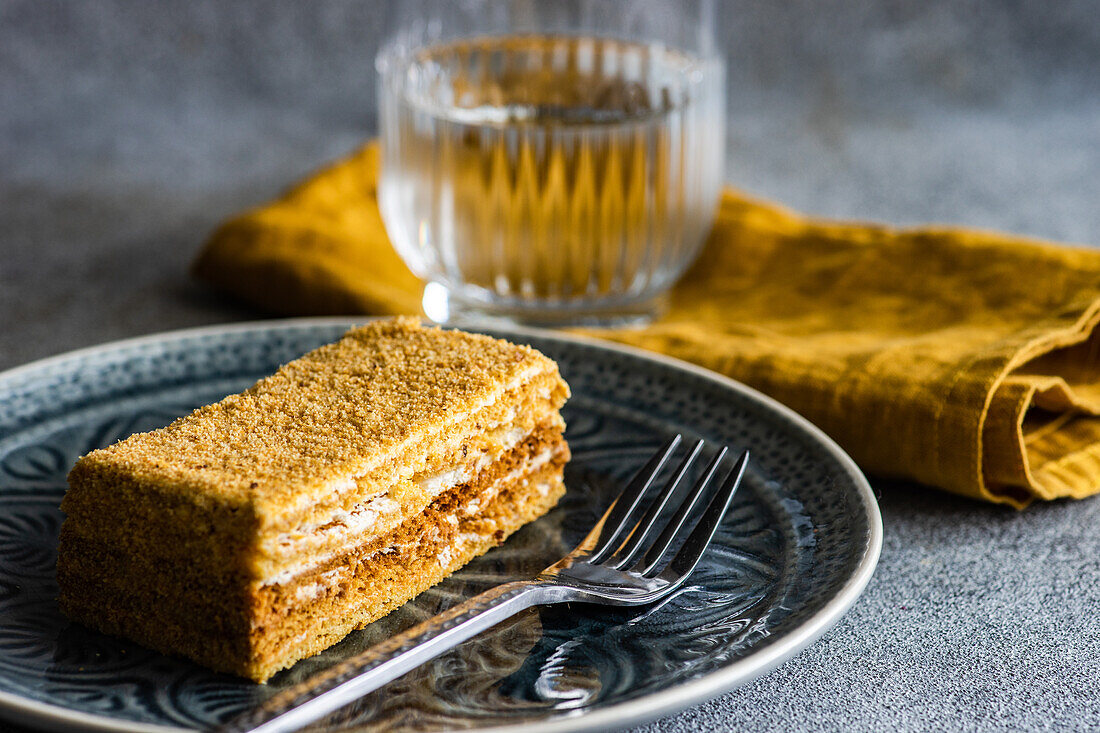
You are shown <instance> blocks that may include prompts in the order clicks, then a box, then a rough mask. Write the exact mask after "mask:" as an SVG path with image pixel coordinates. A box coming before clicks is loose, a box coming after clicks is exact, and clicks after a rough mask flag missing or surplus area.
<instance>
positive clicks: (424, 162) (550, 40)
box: [376, 0, 725, 326]
mask: <svg viewBox="0 0 1100 733" xmlns="http://www.w3.org/2000/svg"><path fill="white" fill-rule="evenodd" d="M390 10H391V13H393V15H394V16H395V17H394V18H393V19H392V22H391V25H392V27H393V29H394V30H393V33H392V36H391V38H390V40H389V41H388V43H387V44H386V45H385V47H384V48H383V49H382V50H381V51H380V53H379V54H378V57H377V59H376V66H377V69H378V74H379V85H378V90H379V91H378V96H379V127H380V131H381V146H382V172H381V179H380V184H379V202H380V206H381V210H382V216H383V220H384V222H385V225H386V230H387V232H388V234H389V236H390V238H391V239H392V241H393V243H394V246H395V247H396V249H397V251H398V252H399V253H400V255H401V257H402V258H403V259H404V260H405V262H406V263H407V264H408V266H409V267H410V268H411V269H412V271H413V272H414V273H416V274H417V275H418V276H419V277H421V278H422V279H424V280H425V281H426V282H427V285H426V287H425V290H424V303H423V305H424V310H425V312H426V313H427V315H428V317H429V318H431V319H433V320H436V321H439V322H455V321H470V320H475V319H481V320H484V319H487V318H488V319H506V320H511V321H518V322H524V323H530V324H537V325H549V326H563V325H619V324H624V323H632V322H645V321H647V320H649V319H651V318H652V317H653V316H654V315H655V314H656V313H657V312H658V311H659V310H660V308H661V303H662V299H663V294H664V293H666V291H667V290H668V289H669V288H670V287H671V285H672V284H673V283H674V282H675V281H676V279H677V278H679V277H680V275H681V274H683V272H684V270H685V269H686V268H687V266H688V265H690V264H691V262H692V260H693V259H694V257H695V255H696V254H697V253H698V251H699V248H700V246H701V245H702V243H703V240H704V238H705V237H706V235H707V232H708V231H709V229H710V227H711V225H712V223H713V219H714V212H715V207H716V205H717V200H718V195H719V191H720V186H721V182H722V168H723V161H724V159H725V156H724V140H725V134H724V128H725V67H724V64H723V61H722V59H721V57H720V55H719V54H718V53H717V51H716V49H715V45H714V37H713V28H714V2H713V0H554V1H552V2H548V1H546V0H403V2H402V3H400V4H398V3H394V4H392V5H391V8H390Z"/></svg>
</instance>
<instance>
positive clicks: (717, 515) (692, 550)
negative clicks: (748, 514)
mask: <svg viewBox="0 0 1100 733" xmlns="http://www.w3.org/2000/svg"><path fill="white" fill-rule="evenodd" d="M748 462H749V452H748V451H745V452H744V453H742V454H741V457H740V458H738V459H737V464H736V465H735V466H734V467H733V470H732V471H730V472H729V474H728V475H727V476H726V480H725V482H724V483H723V484H722V488H721V489H719V490H718V492H717V493H716V494H715V495H714V498H713V499H711V500H710V504H709V505H708V506H707V510H706V512H705V513H704V514H703V516H702V518H700V519H699V523H698V524H696V525H695V529H694V530H692V532H691V534H690V535H688V538H687V540H686V541H685V542H684V544H683V545H682V546H681V547H680V549H679V551H678V552H677V553H676V555H675V556H674V557H673V558H672V560H671V561H670V562H669V564H668V570H671V571H672V573H673V575H674V576H675V577H676V578H686V577H687V576H688V575H689V574H690V573H691V571H692V570H694V569H695V566H696V565H698V564H699V560H700V559H701V558H702V557H703V552H704V551H706V549H707V545H709V544H710V541H711V539H713V538H714V533H715V532H717V531H718V525H719V524H721V523H722V518H723V517H724V516H726V511H727V510H728V509H729V507H730V503H731V502H732V501H733V495H734V494H735V493H736V492H737V487H738V486H740V485H741V479H742V477H743V476H744V475H745V466H747V465H748Z"/></svg>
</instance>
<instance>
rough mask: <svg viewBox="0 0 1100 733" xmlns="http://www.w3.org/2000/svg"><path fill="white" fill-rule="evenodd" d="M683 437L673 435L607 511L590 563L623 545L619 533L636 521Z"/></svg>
mask: <svg viewBox="0 0 1100 733" xmlns="http://www.w3.org/2000/svg"><path fill="white" fill-rule="evenodd" d="M680 440H681V438H680V434H679V433H677V434H676V435H674V436H672V438H670V439H669V441H668V442H667V443H665V445H664V447H662V448H661V450H659V451H658V452H657V453H656V454H655V455H654V456H653V457H652V458H650V459H649V461H648V462H647V463H646V464H645V465H644V466H643V467H642V469H641V470H640V471H638V473H637V474H635V475H634V478H633V479H631V480H630V483H629V484H627V486H626V488H625V489H623V492H622V493H621V494H619V497H618V498H617V499H615V504H614V505H613V506H612V507H611V509H609V510H608V511H607V514H605V515H604V520H603V525H602V531H601V532H600V534H601V535H602V537H601V539H600V542H599V544H598V545H597V546H596V548H595V549H593V550H592V556H591V557H590V558H589V560H588V561H589V562H590V563H598V562H603V560H604V559H605V558H606V557H607V556H608V555H610V554H611V551H612V550H614V549H615V548H616V547H618V546H619V545H618V542H619V537H620V535H622V533H623V529H624V528H626V527H632V526H633V525H634V522H633V521H631V517H633V516H634V515H635V514H636V513H637V512H636V511H635V510H636V509H637V508H638V505H639V504H640V503H641V500H642V497H643V496H644V495H645V492H646V491H647V490H648V489H649V487H650V486H652V485H653V480H654V479H655V478H656V477H657V474H658V473H659V472H660V470H661V469H662V468H664V465H665V463H666V462H667V461H668V458H669V456H671V455H672V452H673V451H674V450H676V446H678V445H680ZM609 528H610V529H609ZM609 532H610V533H609Z"/></svg>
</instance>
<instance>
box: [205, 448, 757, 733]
mask: <svg viewBox="0 0 1100 733" xmlns="http://www.w3.org/2000/svg"><path fill="white" fill-rule="evenodd" d="M680 441H681V437H680V436H679V435H676V436H674V437H673V438H672V439H671V440H669V441H668V442H667V443H666V444H665V445H664V446H663V447H662V448H661V449H660V450H658V451H657V453H656V454H655V455H654V456H653V457H652V458H650V460H649V462H648V463H646V465H645V466H644V467H642V469H641V470H640V471H639V472H638V474H637V475H636V476H635V477H634V478H633V479H632V480H631V481H630V483H629V484H627V486H626V488H625V489H623V492H622V493H621V494H620V495H619V496H618V498H616V499H615V502H614V503H613V504H612V505H611V507H610V508H608V510H607V511H606V512H605V513H604V515H603V516H602V517H601V518H600V521H599V522H597V523H596V526H595V527H593V528H592V531H591V532H589V533H588V536H586V537H585V538H584V540H583V541H582V542H581V543H580V544H579V545H577V547H576V548H575V549H574V550H573V551H572V552H570V553H569V554H568V555H566V556H565V557H563V558H562V559H561V560H559V561H558V562H556V563H554V564H553V565H551V566H550V567H548V568H546V569H545V570H543V571H542V572H541V573H539V574H538V576H536V577H535V578H533V579H531V580H522V581H516V582H511V583H504V584H503V585H498V586H496V587H495V588H490V589H489V590H487V591H485V592H484V593H482V594H480V595H477V596H474V597H473V598H471V599H470V600H468V601H465V602H464V603H460V604H459V605H457V606H455V607H453V608H451V609H449V610H447V611H445V612H443V613H441V614H439V615H438V616H435V617H433V618H430V619H428V620H427V621H425V622H423V623H421V624H418V625H417V626H414V627H413V628H411V629H409V630H408V631H406V632H404V633H402V634H398V635H397V636H394V637H392V638H390V639H388V640H386V641H384V642H382V643H380V644H377V645H375V646H373V647H371V648H370V649H367V650H366V651H365V652H363V653H361V654H359V655H357V656H355V657H352V658H350V659H347V660H345V661H343V662H341V663H340V664H337V665H334V666H333V667H330V668H329V669H326V670H324V671H322V672H319V673H318V674H316V675H314V676H313V677H311V678H310V679H308V680H305V681H303V682H301V683H299V684H297V685H295V686H293V687H289V688H287V689H286V690H283V691H282V692H279V693H278V694H276V695H273V696H272V697H271V698H270V699H268V700H267V701H266V702H264V703H263V704H261V705H260V706H258V707H256V708H254V709H252V710H249V711H247V712H245V713H243V714H242V715H240V716H238V717H236V718H234V719H233V720H231V721H229V722H228V723H226V724H225V725H222V726H220V727H218V728H216V729H215V730H216V731H217V732H218V733H244V732H245V731H256V732H262V733H276V732H277V731H292V730H297V729H298V728H300V727H302V726H304V725H307V724H309V723H311V722H313V721H315V720H317V719H318V718H320V717H322V716H324V715H327V714H328V713H331V712H332V711H334V710H337V709H339V708H341V707H343V706H344V705H347V704H349V703H351V702H354V701H355V700H357V699H358V698H360V697H362V696H363V695H365V694H366V693H368V692H371V691H372V690H375V689H377V688H379V687H381V686H382V685H384V684H386V683H387V682H389V681H391V680H394V679H396V678H398V677H400V676H401V675H403V674H405V673H406V672H409V671H411V670H412V669H415V668H416V667H418V666H420V665H421V664H423V663H425V662H427V661H429V660H431V659H434V658H435V657H437V656H439V655H440V654H442V653H443V652H445V651H447V650H448V649H450V648H452V647H454V646H456V645H458V644H460V643H461V642H463V641H465V640H467V639H469V638H471V637H473V636H475V635H476V634H478V633H480V632H482V631H485V630H486V629H488V628H490V627H492V626H495V625H496V624H498V623H500V622H501V621H503V620H504V619H506V618H508V617H510V616H513V615H514V614H516V613H519V612H520V611H522V610H524V609H527V608H530V607H532V606H540V605H547V604H551V603H565V602H569V601H580V602H586V603H600V604H606V605H612V606H637V605H644V604H648V603H653V602H655V601H659V600H661V599H662V598H665V597H667V596H668V595H669V594H671V593H672V592H673V591H674V590H676V589H677V588H679V587H680V586H681V585H683V583H684V581H685V580H687V577H688V575H689V574H690V573H691V571H692V570H694V569H695V566H696V565H698V564H699V560H700V558H702V556H703V551H704V550H706V548H707V545H709V544H710V541H711V539H712V538H713V537H714V533H715V532H716V531H717V529H718V525H719V523H721V521H722V517H723V516H724V515H725V513H726V510H727V509H728V508H729V505H730V502H731V501H732V499H733V495H734V492H736V491H737V487H738V485H739V484H740V483H741V477H742V476H743V475H744V473H745V466H746V464H747V463H748V457H749V453H748V451H745V452H744V453H742V454H741V456H740V457H739V458H738V459H737V462H736V463H735V464H734V466H733V468H732V469H730V470H729V472H728V473H727V474H726V476H725V479H724V480H723V482H722V485H721V487H720V488H719V489H718V491H717V492H715V494H714V496H713V497H712V498H711V501H710V504H709V505H708V506H707V508H706V511H705V512H704V513H703V515H702V517H700V518H699V521H698V522H697V523H696V524H695V528H694V529H693V530H691V532H690V534H689V533H688V526H689V520H690V519H691V518H692V513H693V511H694V510H695V507H696V505H697V504H698V503H699V501H700V499H701V498H702V497H703V495H704V494H705V493H706V491H707V487H708V486H709V485H710V484H711V482H712V481H713V479H714V477H715V474H717V473H718V471H719V467H720V465H721V464H722V462H723V459H724V458H725V457H726V453H727V449H726V448H722V449H721V450H719V451H718V453H717V454H716V455H715V456H714V457H713V458H712V459H711V461H710V463H709V464H708V465H707V467H706V469H705V470H704V471H703V473H702V475H701V476H700V477H699V478H698V479H697V480H696V482H695V484H694V485H693V486H692V488H691V489H690V491H688V493H687V495H686V497H685V498H684V499H683V501H682V503H681V504H680V507H679V509H677V510H676V513H675V514H674V515H673V516H672V518H671V519H670V520H669V521H668V523H667V524H666V525H665V527H664V528H663V529H662V530H661V532H660V534H658V535H657V537H656V538H655V539H651V537H652V535H653V533H654V532H655V531H656V530H657V526H658V524H659V522H658V519H659V518H660V515H661V512H662V510H663V509H664V508H665V506H666V505H667V504H668V501H669V499H670V498H672V495H673V493H674V492H675V491H676V488H677V487H678V486H679V485H680V484H681V483H682V482H683V479H684V477H685V476H686V475H687V473H688V471H689V470H690V468H691V466H692V464H693V463H694V462H695V459H696V458H697V457H698V456H699V453H700V452H701V451H702V449H703V441H702V440H699V441H696V443H695V444H694V445H693V446H692V448H691V449H690V450H689V451H688V452H687V454H686V455H685V456H684V458H683V459H682V460H681V461H680V464H679V466H678V467H677V468H676V471H675V473H674V474H673V475H672V478H671V479H669V481H668V482H667V483H666V484H665V485H664V486H663V487H661V488H660V489H658V490H657V491H655V492H654V491H651V490H650V489H651V488H652V487H653V486H654V483H655V481H656V478H657V475H658V474H659V473H660V472H661V469H662V468H664V466H665V464H666V463H667V462H668V460H669V458H670V457H671V456H672V454H673V453H674V452H675V450H676V448H677V446H678V445H679V444H680ZM654 493H656V496H655V497H654V498H653V499H652V501H651V502H650V504H649V507H648V508H647V509H645V510H644V513H643V506H644V504H645V498H646V497H647V496H648V495H650V494H654ZM685 536H686V539H684V538H685ZM681 541H682V544H680V543H681ZM677 544H680V547H679V548H676V546H677ZM674 548H675V549H674Z"/></svg>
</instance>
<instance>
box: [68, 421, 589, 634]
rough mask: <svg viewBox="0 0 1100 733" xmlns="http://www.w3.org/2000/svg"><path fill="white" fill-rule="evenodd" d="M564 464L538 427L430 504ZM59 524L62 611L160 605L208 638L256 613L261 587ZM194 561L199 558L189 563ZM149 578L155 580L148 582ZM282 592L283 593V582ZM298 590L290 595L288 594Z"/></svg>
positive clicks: (318, 566) (155, 548) (338, 561)
mask: <svg viewBox="0 0 1100 733" xmlns="http://www.w3.org/2000/svg"><path fill="white" fill-rule="evenodd" d="M543 457H549V458H552V459H553V461H555V462H557V463H561V462H564V461H565V460H567V459H568V446H567V445H566V444H565V441H564V439H563V438H562V435H561V430H560V428H556V427H554V428H545V429H543V430H541V431H539V432H538V433H537V434H533V435H531V436H528V438H527V439H525V440H524V441H522V443H520V444H519V445H517V446H515V447H514V448H513V449H512V450H511V451H509V452H508V454H507V455H504V456H502V457H501V458H500V459H498V460H497V461H496V462H494V463H493V464H492V465H491V466H488V467H486V468H485V469H483V470H482V471H481V472H480V473H479V474H478V475H477V476H476V477H474V478H473V479H471V480H470V481H468V482H466V483H464V484H463V485H461V486H457V487H454V488H453V489H451V490H450V491H448V492H445V493H444V494H442V495H440V496H439V497H437V499H436V500H435V502H434V503H433V506H435V507H437V508H436V509H434V511H437V512H438V511H439V509H438V507H439V506H451V505H454V503H455V502H456V501H459V500H464V501H467V503H468V502H469V501H474V500H475V499H476V497H478V496H481V495H483V494H485V492H487V491H491V490H492V487H493V486H497V485H499V483H500V482H501V481H502V480H505V479H506V477H509V476H510V475H512V474H515V473H517V472H528V471H530V470H531V469H532V468H538V467H539V466H541V465H543V464H545V463H550V461H549V460H545V459H544V458H543ZM423 516H424V515H423V514H421V515H419V516H415V517H411V518H409V519H407V520H406V521H405V522H404V523H403V524H402V525H401V526H399V527H396V528H394V529H392V530H391V531H390V532H388V533H387V534H386V535H384V536H381V537H374V538H370V537H366V538H363V539H361V540H360V541H359V542H358V543H356V544H355V545H354V546H352V547H349V548H346V549H345V551H344V552H343V553H341V554H339V555H333V556H330V557H328V558H322V559H321V560H319V561H317V562H312V563H310V566H311V567H305V568H304V569H303V572H302V573H301V574H300V575H299V577H297V578H294V579H288V580H292V581H293V582H303V583H313V582H316V578H317V577H318V576H319V575H322V574H324V573H326V572H330V571H331V570H332V569H333V568H336V567H340V566H342V565H344V564H346V563H348V562H352V561H355V562H361V561H362V559H363V558H364V557H366V556H367V555H368V554H370V553H374V552H379V551H384V550H385V549H386V548H387V547H389V546H390V544H392V543H393V542H395V541H397V540H395V539H394V538H395V537H406V536H407V535H408V534H409V533H416V532H418V531H419V529H420V528H421V527H422V526H423ZM72 530H73V528H72V527H71V526H70V525H69V524H68V523H66V524H65V526H63V527H62V530H61V540H60V550H61V551H59V553H58V564H57V574H58V584H59V586H60V588H61V599H62V602H63V605H64V603H65V602H67V600H68V599H70V598H72V597H75V596H77V595H80V596H86V597H87V598H88V599H90V600H94V597H95V595H96V594H97V593H98V594H104V595H111V596H113V597H115V598H118V599H126V603H128V604H130V605H132V606H133V607H135V608H153V607H161V608H162V609H163V610H161V611H160V612H159V613H158V615H159V616H160V617H161V618H162V619H167V618H174V619H176V621H177V623H179V624H181V625H187V626H192V627H194V628H195V629H196V630H200V631H203V632H209V633H221V634H229V635H240V634H242V633H247V632H248V630H249V629H251V628H252V624H253V619H254V618H255V616H256V613H257V611H256V609H255V608H254V604H253V602H252V600H250V599H252V598H253V597H254V596H255V595H256V593H257V592H258V591H259V589H260V588H262V587H263V586H265V585H268V586H270V584H265V583H262V582H259V581H255V580H252V579H249V578H246V577H244V576H242V575H240V574H233V573H228V572H219V569H217V568H215V569H213V571H212V569H211V568H209V567H207V566H206V565H205V564H204V563H201V562H195V561H181V559H180V558H179V556H178V551H177V550H176V549H175V548H172V547H171V546H169V545H164V544H158V543H151V544H148V545H147V546H145V547H144V549H143V551H141V552H135V551H134V547H133V545H119V544H116V543H111V542H104V541H102V540H100V539H98V538H95V537H86V536H81V535H80V534H78V533H76V532H74V531H72ZM195 560H196V561H197V560H201V558H195ZM150 578H156V582H149V579H150ZM283 586H284V587H290V585H289V584H287V583H284V584H283ZM295 592H297V591H295Z"/></svg>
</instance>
